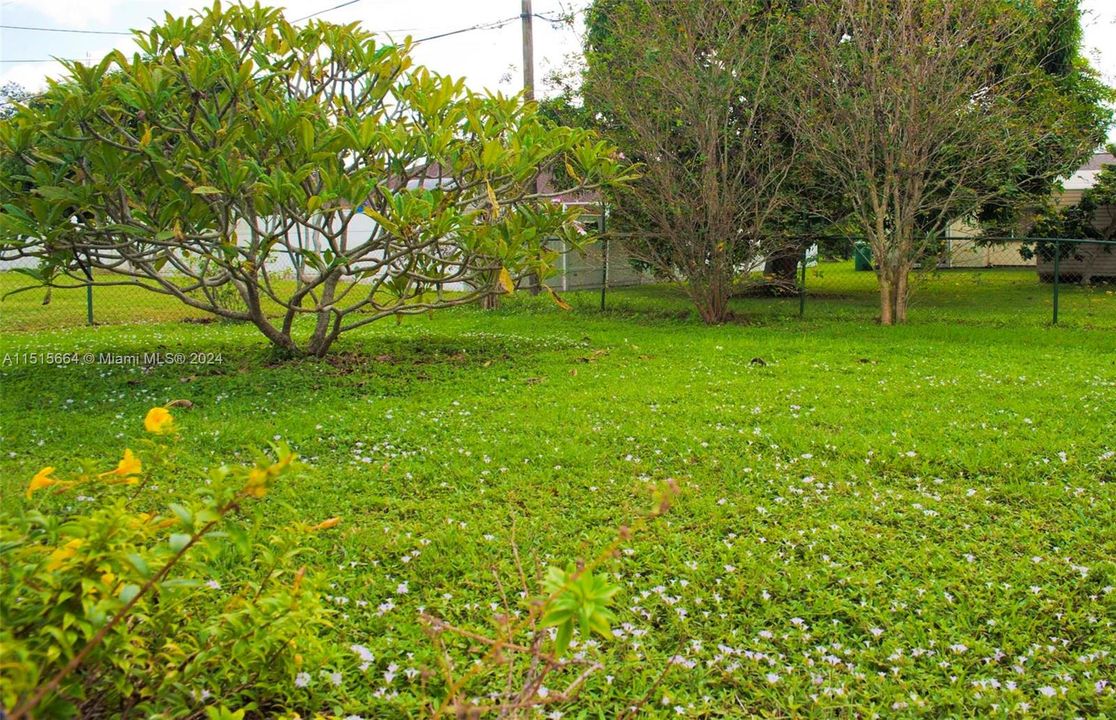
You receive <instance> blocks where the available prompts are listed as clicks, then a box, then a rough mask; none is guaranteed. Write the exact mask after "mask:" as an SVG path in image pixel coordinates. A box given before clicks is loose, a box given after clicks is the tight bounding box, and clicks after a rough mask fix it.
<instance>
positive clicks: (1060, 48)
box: [785, 0, 1111, 325]
mask: <svg viewBox="0 0 1116 720" xmlns="http://www.w3.org/2000/svg"><path fill="white" fill-rule="evenodd" d="M1079 20H1080V12H1079V10H1078V4H1077V2H1076V0H1022V1H1019V2H1015V1H1011V2H1009V1H1008V0H808V2H806V3H805V5H804V8H803V10H802V12H801V14H800V21H801V29H800V30H799V31H798V32H796V33H794V34H793V37H794V38H796V43H795V47H794V51H793V52H792V53H791V57H793V60H794V61H793V62H792V63H789V64H788V65H787V76H788V78H790V80H791V82H789V83H788V84H787V88H788V95H787V100H788V102H787V104H786V106H785V107H786V111H787V114H788V117H789V118H791V120H792V124H793V132H794V134H795V136H796V137H797V138H798V140H799V142H800V144H801V146H802V147H803V148H804V149H805V152H804V155H803V157H804V158H806V159H807V160H808V161H809V162H810V163H811V165H812V167H813V173H814V175H815V176H816V177H818V178H820V179H821V180H822V182H823V186H824V187H825V188H827V189H828V190H829V191H830V192H832V193H834V194H835V195H837V196H839V197H840V198H842V200H843V202H842V203H841V205H842V207H848V208H850V209H851V211H852V217H853V219H854V220H855V223H856V225H857V229H858V231H859V232H861V233H863V234H864V235H865V236H866V237H867V239H868V241H869V242H870V243H871V246H872V250H873V253H874V255H875V258H876V267H877V274H878V277H879V290H880V320H881V322H882V323H884V324H889V325H890V324H893V323H901V322H904V321H905V320H906V319H907V300H908V297H909V294H910V275H911V273H912V271H913V270H915V269H916V268H917V267H919V266H920V265H921V266H929V265H931V264H932V259H931V258H932V255H933V253H934V252H935V251H936V250H937V248H938V247H939V246H940V238H941V236H942V234H943V231H944V230H945V229H946V228H947V227H948V226H949V225H950V224H951V223H952V222H954V221H956V220H957V219H959V218H968V217H975V216H980V215H982V214H986V213H987V214H991V215H995V214H997V213H998V214H1000V215H1005V214H1006V215H1010V214H1012V213H1013V212H1016V211H1017V210H1018V209H1019V208H1020V207H1024V206H1026V205H1027V204H1028V203H1030V202H1031V201H1032V200H1033V198H1035V197H1036V196H1041V195H1042V194H1044V193H1049V192H1050V189H1051V188H1052V186H1053V183H1054V181H1055V180H1056V178H1057V177H1059V176H1061V175H1064V174H1067V173H1068V172H1070V171H1072V170H1073V169H1074V168H1075V167H1076V166H1077V165H1078V164H1079V163H1080V162H1081V161H1082V160H1083V159H1084V158H1085V157H1087V156H1088V154H1089V153H1090V152H1091V151H1092V149H1093V148H1094V147H1096V146H1097V144H1098V143H1099V142H1100V141H1101V140H1102V139H1103V137H1104V134H1105V130H1106V128H1107V124H1108V121H1109V119H1110V113H1109V112H1108V111H1107V110H1106V109H1105V108H1104V105H1103V102H1104V100H1105V99H1107V98H1109V97H1111V96H1110V93H1109V91H1108V89H1107V88H1105V87H1104V86H1103V84H1101V83H1100V82H1099V81H1098V80H1097V79H1096V76H1095V74H1094V73H1093V71H1092V70H1091V68H1090V67H1089V65H1088V63H1087V62H1086V61H1085V59H1084V58H1083V57H1082V56H1081V53H1080V40H1081V36H1080V31H1079V30H1078V27H1079ZM990 210H991V212H990Z"/></svg>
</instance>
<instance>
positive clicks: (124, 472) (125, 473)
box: [100, 448, 143, 482]
mask: <svg viewBox="0 0 1116 720" xmlns="http://www.w3.org/2000/svg"><path fill="white" fill-rule="evenodd" d="M142 471H143V463H141V462H140V459H139V458H138V457H136V456H135V455H133V454H132V451H131V450H129V449H127V448H125V449H124V457H123V458H122V459H121V460H120V462H119V463H117V465H116V469H115V470H110V471H108V472H104V473H101V474H100V477H104V476H105V475H119V476H120V477H122V478H130V477H132V476H133V475H139V474H140V473H141V472H142ZM129 482H135V479H134V478H133V479H132V480H130V481H129Z"/></svg>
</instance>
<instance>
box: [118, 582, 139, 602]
mask: <svg viewBox="0 0 1116 720" xmlns="http://www.w3.org/2000/svg"><path fill="white" fill-rule="evenodd" d="M139 592H140V586H139V585H136V584H134V583H129V584H127V585H125V586H124V587H122V588H120V594H119V596H118V597H119V598H120V599H121V600H122V601H124V602H125V603H130V602H132V600H134V599H135V597H136V595H139Z"/></svg>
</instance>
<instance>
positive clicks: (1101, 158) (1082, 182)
mask: <svg viewBox="0 0 1116 720" xmlns="http://www.w3.org/2000/svg"><path fill="white" fill-rule="evenodd" d="M1105 165H1116V157H1113V155H1112V153H1106V152H1103V153H1094V154H1093V157H1091V158H1089V162H1087V163H1085V164H1084V165H1082V166H1081V168H1080V169H1079V170H1078V171H1077V172H1075V173H1074V174H1073V175H1070V176H1069V177H1068V178H1066V179H1065V180H1064V181H1063V182H1062V187H1063V188H1064V189H1066V190H1088V189H1089V188H1091V187H1093V186H1094V185H1096V183H1097V174H1098V173H1100V171H1101V168H1103V167H1104V166H1105Z"/></svg>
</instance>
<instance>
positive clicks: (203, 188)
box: [191, 185, 221, 195]
mask: <svg viewBox="0 0 1116 720" xmlns="http://www.w3.org/2000/svg"><path fill="white" fill-rule="evenodd" d="M191 192H192V193H193V194H194V195H220V194H221V191H220V190H218V189H217V188H215V187H213V186H212V185H198V186H197V187H196V188H194V189H193V190H191Z"/></svg>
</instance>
